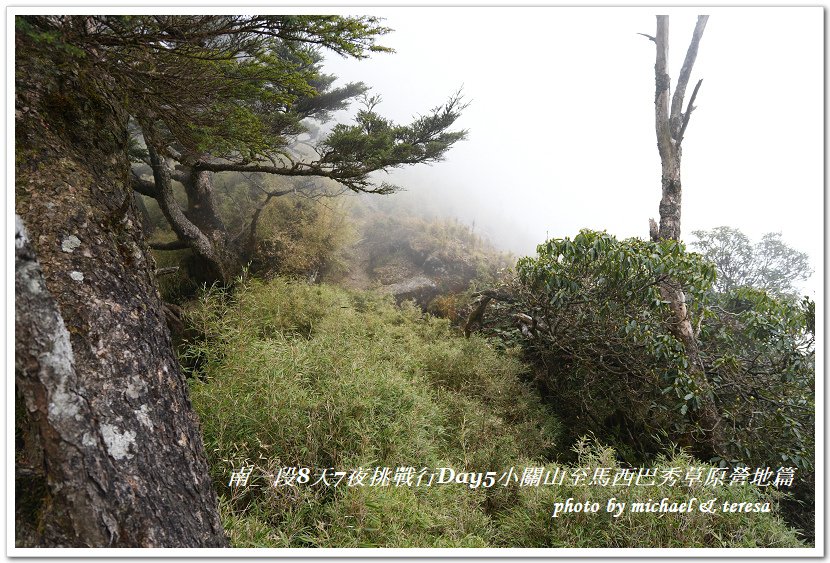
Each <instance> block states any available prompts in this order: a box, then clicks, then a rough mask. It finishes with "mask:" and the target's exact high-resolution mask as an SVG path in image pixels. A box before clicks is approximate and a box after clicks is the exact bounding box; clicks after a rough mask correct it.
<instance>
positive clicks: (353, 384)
mask: <svg viewBox="0 0 830 563" xmlns="http://www.w3.org/2000/svg"><path fill="white" fill-rule="evenodd" d="M191 313H192V314H191V317H192V320H193V323H194V325H195V327H196V328H197V329H198V330H199V331H200V332H201V333H202V334H204V335H205V339H204V340H202V341H199V342H194V343H193V344H192V345H191V346H190V348H189V349H188V350H187V353H188V354H190V355H192V356H196V357H197V358H198V360H199V363H200V365H201V366H202V370H203V371H202V373H201V379H194V380H193V401H194V404H195V406H196V408H197V410H198V411H199V413H200V416H201V419H202V425H203V429H204V434H205V441H206V447H207V450H208V454H209V456H210V463H211V467H212V471H213V475H214V480H215V482H216V486H217V490H218V491H219V494H220V499H221V507H222V511H223V518H224V523H225V526H226V529H227V531H228V533H229V535H230V537H231V541H232V544H233V545H234V546H236V547H307V546H320V547H359V546H382V547H454V546H465V547H486V546H491V547H499V546H517V547H519V546H527V547H558V546H568V547H588V546H591V547H681V546H683V547H729V546H746V547H752V546H799V543H798V541H797V539H796V537H795V535H794V533H793V532H792V531H791V530H789V529H788V528H786V526H784V525H783V524H782V522H781V521H780V520H779V519H778V518H777V517H776V516H773V515H759V514H749V515H701V514H697V515H683V516H679V515H663V516H662V517H657V516H656V515H645V514H636V515H630V516H629V515H626V517H625V518H620V519H618V520H614V519H612V518H611V517H610V516H608V515H606V514H604V513H601V514H596V515H569V516H567V517H560V518H559V519H557V520H552V519H551V518H550V510H551V507H552V505H553V503H554V502H556V501H558V500H564V499H566V498H568V497H577V498H579V497H584V496H585V495H590V496H592V497H596V500H600V501H604V500H605V499H606V498H607V497H610V496H617V497H621V498H623V499H626V500H632V499H631V497H632V496H634V495H639V494H640V493H643V496H648V497H652V498H662V497H663V496H669V497H677V498H680V497H685V496H698V497H701V496H704V494H706V493H708V492H709V491H703V490H688V489H686V488H681V487H675V488H673V489H668V488H667V487H664V488H653V489H651V490H648V491H647V492H643V491H637V490H636V489H622V488H618V489H614V490H610V489H609V490H598V489H596V488H593V489H589V488H587V487H584V486H576V487H571V486H567V485H566V486H558V487H541V488H532V487H521V488H520V487H518V486H516V485H515V484H514V485H511V486H508V487H503V486H501V485H496V486H495V487H493V488H490V489H476V490H473V489H470V488H467V487H465V486H463V485H442V486H433V487H429V488H428V487H420V488H409V487H362V488H360V487H351V488H350V487H346V486H344V483H343V484H341V486H339V487H336V488H334V487H330V488H325V487H322V486H316V487H313V486H310V485H305V486H299V487H280V488H271V487H267V486H261V485H265V484H266V479H265V478H264V477H263V475H264V474H267V473H269V472H271V473H273V472H276V471H277V468H278V467H280V466H304V467H310V468H314V469H315V470H316V469H318V468H326V467H334V468H336V469H337V470H351V469H354V468H358V467H364V468H372V469H374V467H376V466H381V467H383V466H388V467H390V468H391V469H392V470H393V471H394V470H395V468H397V467H400V466H412V467H414V468H416V469H420V468H423V467H427V468H434V467H442V466H451V467H453V468H455V469H456V470H464V469H467V470H471V471H498V472H501V471H504V470H506V469H507V468H509V467H510V466H515V467H517V468H519V471H521V468H523V467H525V466H542V465H545V464H546V460H549V459H551V458H552V457H553V455H554V454H555V438H556V435H557V429H558V428H559V422H558V421H557V420H556V419H555V418H554V417H553V416H551V414H550V413H549V412H548V411H547V409H546V408H545V407H544V406H543V405H542V404H541V403H540V401H539V399H538V396H537V395H536V393H535V392H534V391H533V390H532V389H531V388H530V387H529V386H527V385H525V384H523V383H521V376H522V374H523V372H524V367H523V365H522V364H521V362H520V361H519V360H518V359H516V358H513V357H510V356H509V355H505V354H501V353H498V352H496V351H495V350H494V349H493V348H491V347H490V346H489V345H488V343H487V342H486V341H485V340H482V339H479V338H476V337H473V338H471V339H469V340H466V339H464V338H460V337H458V336H457V335H455V334H454V332H453V330H452V329H451V328H450V327H449V325H448V323H447V322H446V321H442V320H438V319H435V318H430V317H422V316H421V314H420V312H419V311H417V310H415V309H414V308H409V307H403V308H395V307H394V306H393V305H391V304H390V303H388V302H387V301H386V300H384V299H383V298H381V297H378V296H376V295H373V294H371V293H358V292H347V291H344V290H339V289H336V288H333V287H330V286H309V285H305V284H298V283H292V282H288V281H285V280H282V279H276V280H273V281H271V282H269V283H267V284H265V283H260V282H249V283H248V285H247V287H245V288H240V289H237V292H236V293H235V295H234V297H233V298H228V297H226V296H224V295H222V294H220V293H216V292H214V293H209V294H207V295H206V296H205V297H204V299H203V300H202V303H201V304H200V305H199V306H198V307H194V308H193V310H192V312H191ZM613 457H614V456H613V452H611V451H610V450H603V449H601V448H598V447H592V448H586V449H585V451H583V452H582V454H581V457H580V464H581V465H583V466H591V465H593V466H597V465H599V464H602V465H603V466H606V467H615V464H616V462H615V461H614V459H613ZM243 462H249V463H253V464H254V465H255V466H256V467H257V469H256V470H255V472H254V477H253V479H254V480H253V482H252V483H251V485H256V486H249V487H247V488H229V487H227V482H228V478H229V476H230V474H231V471H232V468H238V467H239V466H240V465H241V464H242V463H243ZM547 463H548V467H549V468H552V466H551V465H550V464H549V462H547ZM689 463H691V461H690V460H688V459H685V458H683V457H678V458H675V459H672V460H671V461H666V464H667V465H672V466H684V467H685V466H687V465H689ZM684 471H685V468H684ZM313 473H314V472H313ZM370 473H371V472H370ZM758 495H759V492H758V491H757V490H756V489H754V488H731V489H727V488H724V487H721V488H720V489H713V490H712V491H711V496H718V497H721V498H726V497H729V498H734V499H740V500H754V499H755V497H757V496H758ZM643 500H644V499H643Z"/></svg>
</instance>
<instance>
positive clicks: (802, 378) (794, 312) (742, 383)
mask: <svg viewBox="0 0 830 563" xmlns="http://www.w3.org/2000/svg"><path fill="white" fill-rule="evenodd" d="M813 307H815V304H814V303H813V302H812V301H810V300H809V299H805V300H804V301H802V302H801V303H794V302H792V301H790V300H788V299H777V298H775V297H772V296H770V295H769V294H767V293H765V292H764V291H761V290H758V289H751V288H746V287H744V288H738V289H735V290H732V291H730V292H727V293H724V294H716V295H713V296H711V297H710V300H709V302H708V303H707V311H706V317H705V320H704V322H703V324H702V327H701V333H700V340H701V344H702V346H701V352H702V354H703V355H704V357H705V358H706V362H707V367H708V369H707V374H708V376H709V378H710V380H711V381H712V383H713V385H714V387H715V392H716V393H717V398H718V403H719V405H720V408H721V412H722V414H723V417H724V420H725V424H726V428H727V429H728V430H729V432H728V433H727V436H728V439H729V441H730V443H729V447H728V449H727V451H730V452H732V455H733V456H734V460H730V461H733V462H734V461H737V460H742V461H745V462H750V463H765V464H766V463H769V464H785V465H794V466H797V467H798V468H799V469H800V470H804V471H809V470H811V469H812V466H813V452H814V438H815V437H814V434H813V428H814V424H815V391H814V385H815V352H814V337H813V335H812V333H810V332H808V330H807V316H808V315H809V314H810V311H811V309H812V308H813Z"/></svg>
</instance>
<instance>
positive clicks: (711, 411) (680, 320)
mask: <svg viewBox="0 0 830 563" xmlns="http://www.w3.org/2000/svg"><path fill="white" fill-rule="evenodd" d="M708 17H709V16H699V17H698V21H697V25H696V26H695V30H694V33H693V35H692V41H691V42H690V44H689V49H688V50H687V52H686V58H685V60H684V62H683V68H682V69H681V71H680V76H679V78H678V81H677V89H676V90H675V93H674V97H673V98H672V99H671V108H670V107H669V99H670V93H671V79H670V78H669V73H668V58H669V17H668V16H657V32H656V34H655V37H654V38H653V39H654V42H655V43H656V45H657V60H656V63H655V65H654V74H655V85H656V90H655V96H654V106H655V127H656V131H657V148H658V150H659V152H660V161H661V164H662V174H661V185H662V198H661V200H660V228H659V233H658V238H659V239H670V240H680V211H681V203H682V194H683V191H682V187H681V183H680V161H681V155H682V152H681V142H682V141H683V134H684V133H685V131H686V126H687V125H688V123H689V117H691V114H692V111H694V109H695V108H694V106H693V105H692V104H693V102H694V100H695V96H696V95H697V91H698V88H699V87H700V82H698V84H697V86H696V87H695V90H694V92H693V94H692V97H691V100H690V101H689V105H688V108H687V110H686V112H685V113H683V112H682V111H681V110H682V107H683V98H684V96H685V91H686V86H687V85H688V83H689V77H690V76H691V72H692V68H693V67H694V63H695V59H696V58H697V50H698V45H699V44H700V38H701V37H702V35H703V30H704V29H705V27H706V21H707V20H708ZM660 293H661V296H662V298H663V300H664V301H668V302H669V307H670V308H671V311H672V316H673V323H672V325H671V326H670V327H669V328H670V330H671V332H672V335H673V336H674V337H675V338H676V339H677V340H678V341H679V342H681V343H682V344H683V347H684V348H685V351H686V356H687V358H688V361H689V371H688V374H689V376H690V378H691V379H692V383H693V386H694V387H695V388H696V389H695V392H696V395H697V397H698V400H699V407H698V408H697V409H696V410H693V411H692V417H693V418H694V419H695V421H696V422H697V424H698V426H699V427H700V434H701V435H695V436H691V437H690V442H691V443H692V444H693V445H694V448H695V452H696V453H697V454H698V455H699V456H701V457H703V458H712V457H716V456H717V455H718V452H719V450H720V445H721V444H722V440H721V434H722V432H721V428H720V426H721V418H720V414H719V412H718V409H717V405H715V399H714V394H713V389H712V385H711V384H710V383H709V380H708V379H707V378H706V373H705V372H704V369H703V365H702V364H701V361H700V353H699V350H698V344H697V340H696V339H695V336H694V329H693V328H692V321H691V318H690V317H689V312H688V309H687V307H686V296H685V295H684V293H683V289H682V287H680V285H679V284H677V283H676V282H675V281H674V280H669V281H666V282H663V283H662V284H661V285H660Z"/></svg>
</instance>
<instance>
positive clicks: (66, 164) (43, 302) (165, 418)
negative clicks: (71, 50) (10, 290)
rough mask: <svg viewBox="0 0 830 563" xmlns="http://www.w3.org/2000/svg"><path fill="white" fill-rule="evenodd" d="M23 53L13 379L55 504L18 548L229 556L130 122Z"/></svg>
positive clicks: (38, 53) (80, 76) (69, 71)
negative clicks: (143, 221)
mask: <svg viewBox="0 0 830 563" xmlns="http://www.w3.org/2000/svg"><path fill="white" fill-rule="evenodd" d="M16 54H17V57H16V69H15V70H16V73H17V74H16V76H17V84H16V91H15V106H16V112H15V132H16V163H15V195H16V211H17V213H18V214H19V215H20V216H21V217H22V221H23V224H25V226H26V228H27V229H28V231H29V241H30V245H31V246H30V247H29V246H25V252H23V253H22V254H18V263H17V264H18V268H19V269H18V272H17V275H18V277H17V278H16V281H17V284H16V290H17V292H18V302H17V307H16V319H15V324H16V347H15V348H16V349H15V351H16V357H15V360H16V361H15V377H16V381H17V383H18V389H19V391H20V393H21V394H22V395H23V397H24V399H25V404H26V408H27V410H28V414H29V415H30V421H31V423H32V424H33V425H34V428H33V432H32V433H33V435H35V436H36V437H37V441H38V442H39V444H37V445H39V447H41V448H42V451H43V462H42V466H41V467H37V468H34V470H36V471H41V472H42V473H43V475H45V476H46V482H47V484H48V497H49V498H48V499H47V502H44V503H43V505H42V508H41V510H40V512H39V513H38V515H37V518H38V526H37V530H36V531H37V534H36V537H30V536H26V537H25V538H22V542H21V545H23V546H31V547H35V546H36V547H48V546H73V547H82V546H88V547H106V546H112V547H221V546H225V545H226V544H227V542H226V539H225V536H224V532H223V530H222V526H221V522H220V520H219V515H218V509H217V498H216V493H215V491H214V490H213V488H212V484H211V481H210V477H209V473H208V466H207V463H206V460H205V453H204V447H203V445H202V439H201V436H200V432H199V425H198V420H197V418H196V415H195V413H194V411H193V409H192V406H191V404H190V400H189V397H188V389H187V384H186V381H185V378H184V376H183V374H182V372H181V369H180V367H179V365H178V362H177V360H176V358H175V355H174V353H173V349H172V343H171V338H170V334H169V332H168V330H167V328H166V324H165V318H164V312H163V308H162V302H161V299H160V298H159V294H158V288H157V285H156V283H155V280H154V277H153V271H154V264H153V263H152V259H151V257H150V255H149V251H148V249H147V245H146V243H145V241H144V238H143V234H142V232H141V227H140V221H139V220H138V215H137V211H136V207H135V202H134V198H133V194H132V189H131V186H130V181H129V162H128V158H127V140H128V138H127V127H126V125H127V115H126V113H125V111H124V110H123V108H121V107H120V105H119V101H118V100H113V99H108V98H106V97H105V96H106V95H105V94H101V92H106V91H107V90H106V88H92V87H91V86H90V84H89V80H94V79H95V77H94V75H88V74H87V73H88V71H89V68H86V67H84V64H85V60H83V59H73V58H72V57H71V55H70V54H68V53H65V52H63V51H61V50H60V49H54V48H52V49H49V48H45V47H44V46H42V45H38V44H37V42H36V41H35V40H33V39H32V38H30V37H27V36H26V35H25V34H22V33H18V34H17V37H16ZM22 248H23V246H21V249H22ZM35 257H36V258H37V262H36V261H35ZM21 260H22V261H21ZM38 262H39V265H40V267H38V266H37V263H38ZM20 268H22V269H20ZM41 271H42V275H41V273H40V272H41ZM41 276H42V277H41ZM32 292H34V293H32ZM52 299H53V300H54V303H50V301H51V300H52ZM37 307H41V308H42V310H40V309H38V308H37ZM59 321H62V323H63V325H64V327H65V328H61V327H60V322H59ZM50 334H53V335H55V336H48V335H50ZM51 359H54V360H55V361H54V362H52V361H51Z"/></svg>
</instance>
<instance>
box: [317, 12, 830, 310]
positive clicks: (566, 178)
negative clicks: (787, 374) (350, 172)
mask: <svg viewBox="0 0 830 563" xmlns="http://www.w3.org/2000/svg"><path fill="white" fill-rule="evenodd" d="M701 11H703V12H705V13H709V14H710V15H711V17H710V19H709V22H708V25H707V27H706V31H705V33H704V35H703V39H702V42H701V45H700V50H699V53H698V58H697V62H696V64H695V68H694V72H693V73H692V78H691V81H690V85H689V89H688V91H687V96H686V98H687V100H688V98H689V95H690V93H691V90H692V87H693V86H694V84H695V83H696V82H697V80H698V79H699V78H703V79H704V81H703V85H702V87H701V89H700V92H699V94H698V97H697V100H696V102H695V106H696V107H697V110H696V111H695V112H694V113H693V115H692V118H691V121H690V123H689V127H688V129H687V131H686V135H685V138H684V141H683V165H682V173H683V221H682V229H683V233H684V239H685V240H691V239H692V237H691V231H693V230H696V229H710V228H713V227H717V226H720V225H728V226H731V227H735V228H738V229H740V230H742V231H743V232H745V233H746V234H747V235H748V236H749V237H750V238H751V239H753V240H756V241H757V240H758V239H760V237H761V235H762V234H763V233H766V232H781V233H782V234H783V239H784V240H785V241H786V242H787V243H788V244H790V245H791V246H793V247H795V248H797V249H798V250H802V251H805V252H807V253H808V254H809V255H810V258H811V261H812V263H813V266H814V268H815V269H816V271H817V272H819V273H818V274H817V275H814V276H813V279H812V280H811V282H810V285H809V287H808V288H806V289H807V290H808V291H809V292H810V293H812V294H813V295H815V294H816V290H817V288H819V287H820V279H819V278H820V277H821V275H820V272H821V270H822V268H823V261H822V260H823V155H824V152H823V123H824V119H823V60H822V55H823V50H824V48H823V10H822V8H820V7H814V8H731V9H721V8H706V9H701V8H693V9H680V8H673V9H670V10H668V12H667V13H669V14H670V15H671V16H672V17H671V20H670V46H671V50H670V62H669V64H670V68H669V71H670V73H671V76H672V87H674V85H675V83H676V79H677V76H678V74H679V71H680V66H681V64H682V61H683V57H684V56H685V52H686V48H687V46H688V42H689V39H690V38H691V34H692V30H693V29H694V24H695V19H696V15H697V13H699V12H701ZM361 13H370V14H375V15H379V16H382V17H384V18H386V20H385V24H386V25H388V26H389V27H391V28H392V29H393V30H394V31H393V32H392V33H390V34H389V35H387V36H385V37H384V38H383V41H382V44H384V45H386V46H389V47H392V48H394V49H395V51H396V52H395V53H394V54H375V55H373V56H372V57H371V58H369V59H367V60H362V61H355V60H348V59H343V58H341V57H338V56H336V55H332V54H329V55H328V56H327V59H326V64H325V70H326V71H327V72H330V73H332V74H335V75H337V76H339V77H340V78H341V80H340V82H339V83H343V82H346V81H363V82H365V83H366V84H368V85H369V86H371V87H372V93H374V94H380V95H381V96H382V98H383V103H382V104H381V105H380V106H379V107H378V110H377V111H379V112H380V113H382V114H383V115H385V116H387V117H390V118H392V119H395V120H396V121H399V122H407V121H409V120H410V119H411V118H412V117H414V116H416V115H417V114H419V113H424V112H426V111H427V110H429V109H430V108H432V107H435V106H437V105H439V104H441V103H443V102H444V101H445V100H446V99H447V98H449V96H450V95H451V94H452V93H453V92H455V91H456V90H458V89H459V88H461V87H463V92H464V96H465V99H466V100H467V101H469V102H470V105H469V107H468V108H467V109H466V110H465V111H464V113H463V116H462V118H461V119H460V120H459V122H458V127H459V128H464V129H468V130H469V138H468V140H466V141H464V142H461V143H459V144H457V145H456V146H455V147H453V148H452V149H451V150H450V151H449V153H448V154H447V158H446V159H445V160H444V161H443V162H440V163H437V164H434V165H432V166H423V165H422V166H417V167H411V168H405V169H398V170H395V171H393V172H392V173H391V174H389V175H386V176H385V177H384V178H383V179H384V180H387V181H391V182H393V183H396V184H398V185H400V186H402V187H404V188H405V189H406V190H407V192H406V194H403V195H393V196H388V197H422V198H426V199H428V200H429V201H430V202H431V205H430V206H431V207H436V206H437V207H440V208H441V209H443V210H445V211H446V214H448V215H454V216H457V217H458V218H460V219H462V220H464V221H466V222H468V223H474V224H475V226H476V230H477V232H479V233H481V234H484V235H486V236H487V237H488V238H489V239H490V240H491V241H492V242H494V243H495V244H496V245H498V246H500V247H502V248H504V249H506V250H511V251H513V252H515V253H518V254H529V253H530V254H532V253H533V252H534V249H535V246H536V244H538V243H540V242H542V241H543V240H544V239H546V238H547V237H563V236H573V235H575V234H576V233H577V232H578V231H579V229H582V228H586V227H588V228H592V229H600V230H601V229H605V230H607V231H608V232H609V233H611V234H614V235H616V236H619V237H628V236H641V237H646V236H647V234H648V219H649V217H654V218H655V219H657V220H659V212H658V204H659V200H660V160H659V155H658V153H657V145H656V139H655V132H654V103H653V100H654V58H655V48H654V43H652V42H651V41H649V40H648V39H647V38H646V37H643V36H642V35H638V33H640V32H642V33H647V34H651V35H653V34H654V29H655V18H654V15H655V11H654V9H653V8H589V9H588V8H586V9H583V8H492V7H487V8H483V7H479V8H383V9H378V8H365V9H361ZM663 13H666V11H665V10H664V11H663ZM353 110H354V108H353ZM348 115H349V114H342V115H340V116H339V119H345V120H347V121H348Z"/></svg>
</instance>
